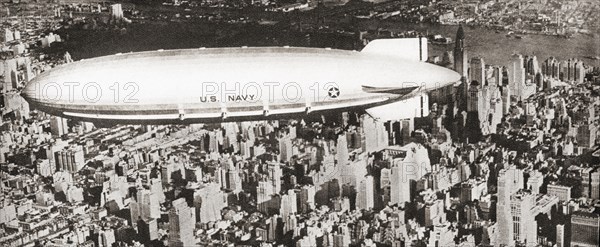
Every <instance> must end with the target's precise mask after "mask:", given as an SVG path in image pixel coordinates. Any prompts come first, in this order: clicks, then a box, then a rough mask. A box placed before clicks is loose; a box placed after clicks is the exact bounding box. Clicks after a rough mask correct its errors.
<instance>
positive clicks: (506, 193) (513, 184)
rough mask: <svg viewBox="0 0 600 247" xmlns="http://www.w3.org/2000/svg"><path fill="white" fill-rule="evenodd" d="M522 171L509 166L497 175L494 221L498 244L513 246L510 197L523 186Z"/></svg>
mask: <svg viewBox="0 0 600 247" xmlns="http://www.w3.org/2000/svg"><path fill="white" fill-rule="evenodd" d="M522 184H523V170H520V169H517V168H516V166H509V167H507V168H504V169H502V170H501V171H500V174H499V175H498V194H497V195H498V203H497V206H496V221H497V222H498V234H499V235H498V236H502V237H501V238H499V239H498V244H504V245H508V246H513V245H514V226H513V221H512V217H511V195H512V194H513V193H515V192H516V191H518V190H519V189H520V188H521V187H522V186H523V185H522Z"/></svg>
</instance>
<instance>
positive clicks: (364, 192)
mask: <svg viewBox="0 0 600 247" xmlns="http://www.w3.org/2000/svg"><path fill="white" fill-rule="evenodd" d="M373 193H374V190H373V176H370V175H369V176H366V177H364V179H361V180H360V182H359V183H358V191H357V195H356V209H359V210H360V209H366V210H369V209H372V208H373V206H374V194H373Z"/></svg>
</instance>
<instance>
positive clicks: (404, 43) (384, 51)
mask: <svg viewBox="0 0 600 247" xmlns="http://www.w3.org/2000/svg"><path fill="white" fill-rule="evenodd" d="M361 52H364V53H371V54H377V55H385V56H394V57H399V58H404V59H407V60H414V61H426V60H427V38H397V39H376V40H373V41H371V42H369V44H367V46H365V48H363V49H362V51H361Z"/></svg>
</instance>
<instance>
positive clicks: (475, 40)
mask: <svg viewBox="0 0 600 247" xmlns="http://www.w3.org/2000/svg"><path fill="white" fill-rule="evenodd" d="M359 25H360V27H361V29H364V28H368V29H371V30H373V29H376V28H377V27H383V28H387V29H389V30H393V31H407V30H416V31H419V32H421V33H429V34H441V35H443V36H445V37H451V38H452V39H454V38H455V35H456V30H457V28H458V27H457V26H448V25H437V24H399V23H394V22H378V21H367V22H363V23H360V24H359ZM59 33H61V35H68V41H67V43H66V44H65V47H64V48H65V49H66V50H67V51H69V52H70V53H71V55H72V56H73V58H74V59H76V60H77V59H82V58H90V57H96V56H102V55H110V54H115V53H119V52H129V51H143V50H156V49H178V48H197V47H203V46H204V47H215V46H241V45H248V46H266V45H291V46H331V47H334V48H345V49H350V48H348V47H349V45H348V42H338V41H336V38H335V37H331V36H313V37H311V38H310V39H309V41H307V38H306V37H305V35H302V34H298V33H289V32H286V31H281V30H278V29H277V28H272V27H268V26H267V27H265V26H252V27H250V28H248V27H243V28H239V27H236V26H235V25H226V24H218V25H215V24H206V23H178V22H163V23H160V24H132V25H130V26H129V27H128V28H127V31H126V32H118V31H90V30H85V31H84V30H62V31H59ZM465 36H466V38H465V43H466V49H467V52H468V55H469V57H474V56H479V57H482V58H483V59H484V60H485V62H486V64H494V65H507V64H508V61H509V59H510V56H511V54H513V53H520V54H523V55H536V56H537V57H538V61H539V62H540V63H542V62H543V61H544V60H545V59H546V58H548V57H550V56H554V57H557V58H558V59H560V60H562V59H568V58H578V59H581V60H584V62H585V63H586V64H588V65H592V66H600V60H594V59H590V58H589V57H595V56H600V38H599V36H598V35H596V36H595V37H594V36H591V35H575V36H574V37H572V38H570V39H566V38H561V37H557V36H547V35H522V39H517V38H515V37H507V36H506V33H505V32H499V33H497V32H495V31H494V30H490V29H487V28H484V27H465ZM320 39H321V40H320ZM341 44H343V45H341ZM452 46H453V44H450V45H430V48H429V52H430V55H441V54H442V53H443V52H444V51H447V50H452Z"/></svg>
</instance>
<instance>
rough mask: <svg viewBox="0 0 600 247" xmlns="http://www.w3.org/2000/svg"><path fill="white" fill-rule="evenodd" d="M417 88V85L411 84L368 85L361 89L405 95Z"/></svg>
mask: <svg viewBox="0 0 600 247" xmlns="http://www.w3.org/2000/svg"><path fill="white" fill-rule="evenodd" d="M417 88H419V87H418V86H412V87H369V86H363V87H362V89H363V91H365V92H367V93H391V94H398V95H406V94H409V93H411V92H413V91H415V89H417Z"/></svg>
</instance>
